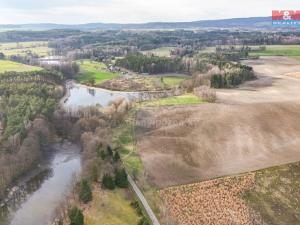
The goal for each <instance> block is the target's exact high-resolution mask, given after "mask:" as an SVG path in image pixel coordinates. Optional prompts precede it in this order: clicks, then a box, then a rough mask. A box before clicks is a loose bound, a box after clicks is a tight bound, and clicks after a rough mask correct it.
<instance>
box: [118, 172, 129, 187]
mask: <svg viewBox="0 0 300 225" xmlns="http://www.w3.org/2000/svg"><path fill="white" fill-rule="evenodd" d="M115 173H116V177H115V183H116V186H118V187H119V188H127V187H128V179H127V173H126V171H125V169H121V170H118V169H117V170H116V172H115Z"/></svg>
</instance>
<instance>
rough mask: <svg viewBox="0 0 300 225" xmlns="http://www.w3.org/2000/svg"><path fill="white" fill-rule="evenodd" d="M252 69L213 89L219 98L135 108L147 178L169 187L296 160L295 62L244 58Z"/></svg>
mask: <svg viewBox="0 0 300 225" xmlns="http://www.w3.org/2000/svg"><path fill="white" fill-rule="evenodd" d="M245 63H246V64H248V65H251V66H253V68H254V71H255V72H256V74H257V75H258V79H257V80H255V81H251V82H247V83H245V84H244V85H242V86H241V87H239V88H237V89H230V90H218V91H217V96H218V103H216V104H203V105H199V106H184V107H158V108H157V107H156V108H155V107H154V108H144V109H141V110H140V111H139V112H138V114H137V127H136V131H137V140H138V142H137V144H138V149H139V152H140V155H141V158H142V162H143V165H144V168H145V172H146V175H147V177H148V179H149V181H150V182H151V183H153V184H155V185H156V186H157V187H160V188H162V187H168V186H175V185H180V184H186V183H191V182H197V181H202V180H207V179H211V178H216V177H220V176H224V175H231V174H238V173H242V172H247V171H253V170H257V169H262V168H267V167H271V166H274V165H281V164H285V163H290V162H296V161H299V160H300V79H299V78H295V77H291V76H286V75H285V74H287V73H294V72H299V71H300V61H298V60H296V59H294V58H286V57H262V58H261V59H259V60H251V61H245Z"/></svg>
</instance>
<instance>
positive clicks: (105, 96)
mask: <svg viewBox="0 0 300 225" xmlns="http://www.w3.org/2000/svg"><path fill="white" fill-rule="evenodd" d="M67 88H68V89H69V96H68V99H67V100H66V101H65V102H64V105H65V107H66V108H73V109H75V108H79V107H85V106H93V105H100V106H107V105H108V104H109V103H110V102H111V101H113V100H115V99H116V98H118V97H124V98H126V99H128V100H131V99H134V98H138V97H139V93H137V92H117V91H109V90H105V89H101V88H91V87H87V86H84V85H80V84H76V83H74V82H70V83H69V84H68V85H67Z"/></svg>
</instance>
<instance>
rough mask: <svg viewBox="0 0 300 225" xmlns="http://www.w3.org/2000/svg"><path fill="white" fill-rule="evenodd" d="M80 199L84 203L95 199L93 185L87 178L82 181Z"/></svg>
mask: <svg viewBox="0 0 300 225" xmlns="http://www.w3.org/2000/svg"><path fill="white" fill-rule="evenodd" d="M79 199H80V201H81V202H83V203H84V204H86V203H88V202H90V201H92V199H93V195H92V191H91V187H90V185H89V183H88V182H87V180H82V181H81V182H80V187H79Z"/></svg>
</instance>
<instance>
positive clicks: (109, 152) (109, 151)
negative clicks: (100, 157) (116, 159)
mask: <svg viewBox="0 0 300 225" xmlns="http://www.w3.org/2000/svg"><path fill="white" fill-rule="evenodd" d="M107 153H108V155H109V156H113V154H114V153H113V150H112V148H111V147H110V145H107Z"/></svg>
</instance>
